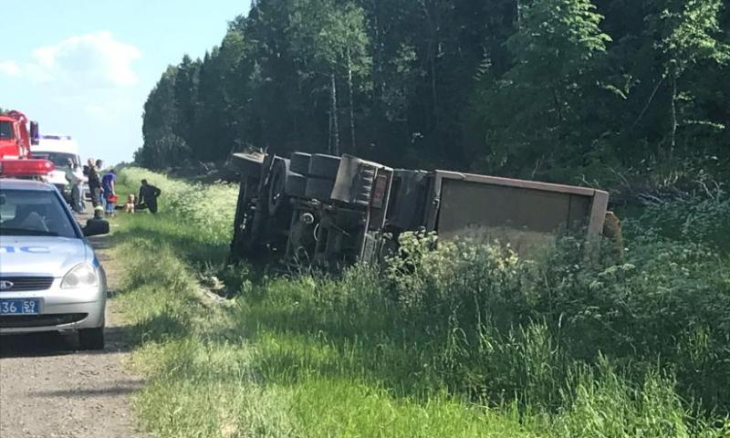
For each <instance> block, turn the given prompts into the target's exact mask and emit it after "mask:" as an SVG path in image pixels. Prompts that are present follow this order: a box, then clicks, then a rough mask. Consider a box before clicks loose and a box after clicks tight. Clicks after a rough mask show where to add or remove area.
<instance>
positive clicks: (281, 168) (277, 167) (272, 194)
mask: <svg viewBox="0 0 730 438" xmlns="http://www.w3.org/2000/svg"><path fill="white" fill-rule="evenodd" d="M289 173H290V172H289V160H286V159H277V160H276V161H275V162H274V165H273V168H272V169H271V177H270V178H271V179H270V180H269V191H268V196H267V198H268V204H269V205H268V207H269V215H270V216H274V215H276V213H277V212H278V211H279V207H280V206H281V205H282V204H283V203H284V202H285V199H284V197H285V194H286V193H285V187H286V180H287V176H288V175H287V174H289Z"/></svg>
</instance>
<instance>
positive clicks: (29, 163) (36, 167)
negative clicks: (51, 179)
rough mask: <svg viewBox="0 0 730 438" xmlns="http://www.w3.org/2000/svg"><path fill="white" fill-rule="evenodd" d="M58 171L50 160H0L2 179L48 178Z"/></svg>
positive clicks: (0, 175) (0, 176)
mask: <svg viewBox="0 0 730 438" xmlns="http://www.w3.org/2000/svg"><path fill="white" fill-rule="evenodd" d="M55 169H56V165H55V164H53V162H52V161H49V160H39V159H27V160H26V159H24V160H0V178H21V177H31V176H46V175H48V174H49V173H51V172H53V171H54V170H55Z"/></svg>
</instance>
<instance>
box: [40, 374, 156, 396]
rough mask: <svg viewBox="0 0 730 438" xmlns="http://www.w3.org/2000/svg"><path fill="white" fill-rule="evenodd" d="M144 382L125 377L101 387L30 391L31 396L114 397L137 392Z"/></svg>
mask: <svg viewBox="0 0 730 438" xmlns="http://www.w3.org/2000/svg"><path fill="white" fill-rule="evenodd" d="M143 384H144V382H143V381H142V380H141V379H125V380H115V381H114V382H112V383H110V384H109V385H105V386H104V387H101V388H88V389H79V388H73V389H64V390H57V391H36V392H31V393H29V395H30V396H31V397H40V398H43V397H62V398H69V397H79V398H87V397H115V396H118V395H127V394H134V393H136V392H139V391H140V390H141V389H142V387H143Z"/></svg>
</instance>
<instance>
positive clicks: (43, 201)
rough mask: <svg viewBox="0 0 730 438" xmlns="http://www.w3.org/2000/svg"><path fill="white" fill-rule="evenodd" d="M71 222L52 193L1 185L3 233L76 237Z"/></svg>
mask: <svg viewBox="0 0 730 438" xmlns="http://www.w3.org/2000/svg"><path fill="white" fill-rule="evenodd" d="M71 221H72V219H71V218H70V217H69V215H68V214H67V213H66V211H65V210H64V208H63V206H62V205H61V201H60V199H59V197H58V196H57V195H56V194H55V193H53V192H50V191H40V190H6V189H2V188H0V235H3V236H58V237H69V238H75V237H78V236H77V234H76V230H75V228H74V226H73V223H72V222H71Z"/></svg>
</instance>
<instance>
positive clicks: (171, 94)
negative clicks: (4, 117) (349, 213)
mask: <svg viewBox="0 0 730 438" xmlns="http://www.w3.org/2000/svg"><path fill="white" fill-rule="evenodd" d="M729 6H730V1H727V0H725V1H723V0H542V1H530V0H485V1H472V0H254V1H253V3H252V6H251V10H250V12H249V13H248V15H247V16H244V15H241V16H238V17H236V18H235V19H234V20H232V21H231V22H230V23H229V29H228V32H227V34H226V36H225V38H224V39H223V41H222V42H221V43H220V45H218V46H215V47H213V48H212V49H211V50H210V52H208V53H206V54H205V56H204V57H203V59H195V60H194V59H191V58H190V57H189V56H185V57H184V58H183V59H182V60H181V62H180V64H178V65H176V66H169V67H168V68H167V70H166V71H165V72H164V73H163V74H162V76H161V77H160V80H159V82H158V83H157V85H156V86H155V87H154V89H153V90H152V91H151V92H150V94H149V97H148V99H147V102H146V103H145V106H144V124H143V134H144V145H143V147H141V148H140V149H139V150H138V151H137V152H136V155H135V160H136V162H137V163H138V164H141V165H144V166H146V167H150V168H164V167H170V166H180V165H184V164H186V163H188V164H189V163H191V162H192V163H194V162H196V161H199V162H220V161H224V160H225V159H226V158H227V157H228V156H229V154H230V153H231V152H233V151H240V150H244V149H246V148H257V149H266V150H269V151H273V152H275V153H279V154H284V153H288V152H290V151H292V150H304V151H314V152H324V153H332V154H340V153H351V154H357V155H359V156H363V157H366V158H370V159H375V160H379V161H381V162H384V163H386V164H389V165H392V166H404V165H408V166H409V167H417V166H421V167H424V168H433V167H447V166H448V167H450V168H454V169H460V170H472V171H479V172H483V173H491V174H498V175H506V176H520V177H529V178H540V179H544V180H554V181H563V182H573V183H583V184H588V185H592V186H608V187H612V186H617V185H618V186H629V185H631V186H636V185H638V186H640V187H641V186H645V185H647V184H649V185H651V186H653V187H657V186H659V187H661V186H675V185H681V184H689V183H691V182H696V181H707V180H708V179H710V180H717V179H718V178H721V177H722V176H723V175H724V174H726V173H727V171H728V169H730V164H729V163H730V105H729V104H728V102H730V80H728V78H730V66H729V65H728V61H729V60H730V49H728V43H730V7H729Z"/></svg>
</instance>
